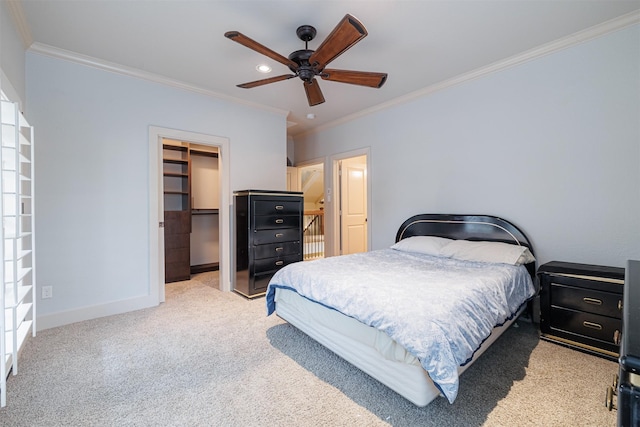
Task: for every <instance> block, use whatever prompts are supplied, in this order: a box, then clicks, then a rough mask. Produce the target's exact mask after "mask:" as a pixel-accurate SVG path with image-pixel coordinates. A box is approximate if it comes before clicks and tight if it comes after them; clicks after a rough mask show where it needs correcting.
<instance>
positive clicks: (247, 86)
mask: <svg viewBox="0 0 640 427" xmlns="http://www.w3.org/2000/svg"><path fill="white" fill-rule="evenodd" d="M295 76H296V75H295V74H284V75H282V76H275V77H269V78H268V79H262V80H256V81H255V82H248V83H242V84H239V85H236V86H238V87H241V88H243V89H251V88H252V87H256V86H262V85H266V84H269V83H275V82H281V81H282V80H288V79H291V78H293V77H295Z"/></svg>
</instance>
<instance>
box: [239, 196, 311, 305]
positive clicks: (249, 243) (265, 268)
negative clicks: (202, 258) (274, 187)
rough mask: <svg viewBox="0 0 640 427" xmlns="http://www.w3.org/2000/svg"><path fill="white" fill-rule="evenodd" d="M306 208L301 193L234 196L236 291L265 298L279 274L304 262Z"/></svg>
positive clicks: (250, 296) (247, 295)
mask: <svg viewBox="0 0 640 427" xmlns="http://www.w3.org/2000/svg"><path fill="white" fill-rule="evenodd" d="M303 205H304V200H303V197H302V193H300V192H289V191H266V190H244V191H238V192H235V193H234V206H235V236H236V238H235V247H236V250H235V254H236V271H235V281H234V290H235V291H236V292H238V293H240V294H242V295H244V296H246V297H248V298H254V297H257V296H261V295H264V293H265V292H266V290H267V285H268V284H269V280H271V277H272V276H273V275H274V274H275V273H276V271H278V270H279V269H281V268H282V267H284V266H285V265H287V264H291V263H293V262H298V261H302V214H303V210H304V206H303Z"/></svg>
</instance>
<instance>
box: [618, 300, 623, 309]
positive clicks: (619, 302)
mask: <svg viewBox="0 0 640 427" xmlns="http://www.w3.org/2000/svg"><path fill="white" fill-rule="evenodd" d="M618 310H619V311H622V300H621V299H619V300H618Z"/></svg>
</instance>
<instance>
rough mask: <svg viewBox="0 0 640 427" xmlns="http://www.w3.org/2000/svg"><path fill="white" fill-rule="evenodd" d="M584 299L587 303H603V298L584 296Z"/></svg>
mask: <svg viewBox="0 0 640 427" xmlns="http://www.w3.org/2000/svg"><path fill="white" fill-rule="evenodd" d="M582 301H584V302H586V303H587V304H593V305H602V300H601V299H597V298H589V297H584V298H582Z"/></svg>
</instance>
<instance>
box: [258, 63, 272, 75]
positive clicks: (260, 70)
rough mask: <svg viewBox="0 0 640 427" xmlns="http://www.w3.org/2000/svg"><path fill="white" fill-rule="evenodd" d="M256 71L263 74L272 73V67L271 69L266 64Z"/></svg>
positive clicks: (259, 66)
mask: <svg viewBox="0 0 640 427" xmlns="http://www.w3.org/2000/svg"><path fill="white" fill-rule="evenodd" d="M256 70H258V71H259V72H261V73H265V74H266V73H270V72H271V67H269V66H268V65H266V64H260V65H258V66H257V67H256Z"/></svg>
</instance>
